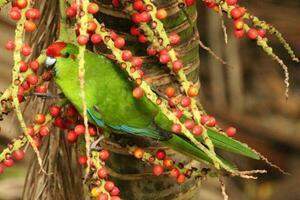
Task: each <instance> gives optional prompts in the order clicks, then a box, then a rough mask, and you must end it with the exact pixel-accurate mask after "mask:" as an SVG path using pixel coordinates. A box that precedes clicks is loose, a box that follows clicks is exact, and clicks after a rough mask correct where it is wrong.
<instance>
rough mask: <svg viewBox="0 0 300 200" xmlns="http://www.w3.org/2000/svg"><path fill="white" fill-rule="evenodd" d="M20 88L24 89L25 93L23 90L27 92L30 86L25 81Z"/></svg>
mask: <svg viewBox="0 0 300 200" xmlns="http://www.w3.org/2000/svg"><path fill="white" fill-rule="evenodd" d="M21 87H22V88H23V89H24V91H25V90H28V89H29V87H30V85H29V83H28V82H27V81H24V82H23V83H22V85H21Z"/></svg>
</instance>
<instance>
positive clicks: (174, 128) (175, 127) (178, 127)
mask: <svg viewBox="0 0 300 200" xmlns="http://www.w3.org/2000/svg"><path fill="white" fill-rule="evenodd" d="M172 132H174V133H177V134H178V133H181V125H180V124H177V123H175V124H173V125H172Z"/></svg>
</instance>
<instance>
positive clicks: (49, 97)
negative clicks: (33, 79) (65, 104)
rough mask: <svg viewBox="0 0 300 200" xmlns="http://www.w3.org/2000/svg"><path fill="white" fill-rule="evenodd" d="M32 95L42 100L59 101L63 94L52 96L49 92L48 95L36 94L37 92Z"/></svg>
mask: <svg viewBox="0 0 300 200" xmlns="http://www.w3.org/2000/svg"><path fill="white" fill-rule="evenodd" d="M32 95H34V96H37V97H40V98H42V99H61V98H63V97H64V95H63V93H60V94H58V95H54V94H52V93H50V92H48V93H38V92H34V93H32Z"/></svg>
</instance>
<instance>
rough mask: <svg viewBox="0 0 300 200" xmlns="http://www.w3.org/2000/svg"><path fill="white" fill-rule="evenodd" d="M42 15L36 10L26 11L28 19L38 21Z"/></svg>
mask: <svg viewBox="0 0 300 200" xmlns="http://www.w3.org/2000/svg"><path fill="white" fill-rule="evenodd" d="M40 15H41V13H40V11H39V10H38V9H36V8H30V9H28V10H27V11H26V13H25V16H26V18H27V19H31V20H36V19H38V18H39V17H40Z"/></svg>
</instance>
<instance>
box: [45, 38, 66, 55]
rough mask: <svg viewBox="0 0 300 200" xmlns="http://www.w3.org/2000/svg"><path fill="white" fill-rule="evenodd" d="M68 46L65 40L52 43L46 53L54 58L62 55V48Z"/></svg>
mask: <svg viewBox="0 0 300 200" xmlns="http://www.w3.org/2000/svg"><path fill="white" fill-rule="evenodd" d="M66 46H67V44H66V43H64V42H55V43H53V44H51V45H50V46H49V47H48V48H47V51H46V55H47V56H49V57H52V58H55V57H59V56H61V50H62V49H64V48H65V47H66Z"/></svg>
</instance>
